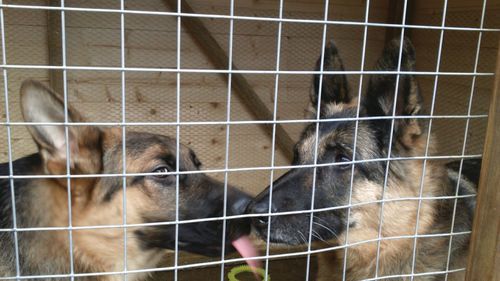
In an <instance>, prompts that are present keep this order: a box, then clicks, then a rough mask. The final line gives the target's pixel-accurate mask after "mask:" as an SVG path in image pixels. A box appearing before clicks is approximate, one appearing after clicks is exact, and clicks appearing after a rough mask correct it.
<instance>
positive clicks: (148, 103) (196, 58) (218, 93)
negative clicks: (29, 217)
mask: <svg viewBox="0 0 500 281" xmlns="http://www.w3.org/2000/svg"><path fill="white" fill-rule="evenodd" d="M5 2H7V3H15V4H35V5H46V1H35V0H32V1H5ZM448 2H449V4H448V5H449V7H448V13H447V18H446V24H447V25H451V26H473V27H477V26H478V25H479V19H480V12H481V7H480V4H477V3H472V2H471V1H462V0H450V1H448ZM489 2H490V4H489V5H488V13H487V17H486V24H485V26H486V27H495V28H499V27H500V22H499V18H498V16H495V15H498V12H499V7H500V4H499V3H498V1H496V2H495V1H489ZM189 3H191V5H192V6H193V8H194V9H195V10H196V11H197V12H199V13H210V14H229V12H230V10H229V1H205V0H190V1H189ZM365 4H366V3H365V1H364V0H356V1H350V0H335V1H330V7H329V19H331V20H348V21H364V14H365ZM67 5H70V6H75V7H91V8H119V1H112V0H107V1H97V0H92V1H76V0H75V1H67ZM278 5H279V1H277V0H268V1H262V0H261V1H254V0H239V1H235V14H236V15H244V16H259V17H276V16H278V11H279V7H278ZM442 6H443V3H442V1H415V2H414V5H413V6H412V7H413V8H412V10H409V11H408V12H409V13H410V14H411V20H412V22H411V23H412V24H419V25H426V24H430V25H439V24H440V22H441V13H442ZM126 8H127V9H134V10H148V11H168V10H169V8H168V7H167V6H166V5H165V4H164V2H163V1H162V0H151V1H126ZM323 9H324V1H323V0H314V1H306V0H293V1H285V2H284V15H283V16H284V17H285V18H301V19H322V18H323ZM388 11H390V8H389V0H384V1H371V7H370V13H369V20H370V22H386V21H387V20H388V18H389V12H388ZM4 12H5V38H6V54H7V63H9V64H30V65H31V64H34V65H47V64H48V39H47V38H48V28H47V12H46V11H40V10H19V9H4ZM50 13H52V16H58V15H59V13H58V12H50ZM391 13H392V10H391ZM203 22H204V23H205V24H206V26H207V27H208V29H209V30H210V31H211V33H212V35H213V36H214V37H215V38H216V40H217V41H218V42H219V44H220V45H221V46H222V47H223V48H224V49H225V50H227V49H228V45H229V36H228V32H229V21H228V20H224V19H203ZM176 27H177V23H176V19H175V18H174V17H170V16H151V15H126V16H125V33H126V37H125V44H126V46H125V47H126V56H125V63H126V66H127V67H156V68H160V67H166V68H175V67H176V52H177V51H176ZM322 30H323V26H322V25H320V24H304V23H284V24H283V29H282V37H281V50H280V55H281V60H280V65H279V68H280V69H281V70H312V69H313V68H314V64H315V61H316V59H317V57H318V56H319V54H320V51H321V49H320V48H321V35H322ZM363 30H364V28H363V27H360V26H358V27H356V26H343V25H342V26H341V25H336V26H329V27H328V37H329V38H334V39H335V41H336V44H337V45H338V46H339V49H340V52H341V55H342V56H343V59H344V63H345V64H346V68H347V69H348V70H359V69H360V63H361V50H362V38H363ZM277 31H278V24H277V23H275V22H274V23H273V22H264V21H244V20H237V21H235V22H234V37H233V61H234V63H235V65H236V66H237V67H238V68H239V69H250V70H274V69H275V68H276V47H277ZM439 33H440V32H439V31H436V30H426V29H416V30H412V31H411V38H412V40H413V42H414V44H415V46H416V50H417V68H418V70H426V71H435V68H436V61H437V49H438V43H439ZM385 34H386V29H385V28H378V27H370V28H368V41H367V49H366V62H365V69H370V68H371V67H372V66H373V64H374V61H375V60H376V58H377V56H378V55H379V54H380V52H381V50H382V48H383V45H384V43H385V41H386V38H385ZM396 34H397V33H396ZM477 36H478V33H477V32H467V31H460V32H459V31H446V33H445V37H444V38H445V40H444V45H443V54H442V63H441V68H440V70H441V71H466V72H471V71H472V70H473V63H474V56H475V49H476V44H477ZM497 37H498V33H491V32H490V33H484V35H483V42H482V44H481V57H480V61H479V63H480V64H479V69H478V71H481V72H491V71H493V67H494V65H493V64H494V59H493V58H494V56H495V50H496V48H497V46H496V42H497V41H496V38H497ZM66 48H67V63H68V65H77V66H120V63H121V62H120V16H119V14H114V13H89V12H66ZM181 49H182V50H181V67H182V68H201V69H213V68H214V67H213V66H212V65H211V63H210V61H209V60H208V58H207V57H205V55H204V54H203V52H202V51H201V49H200V48H199V47H198V46H197V45H196V44H195V43H194V41H193V40H192V38H191V37H190V34H188V33H187V32H186V31H185V30H183V32H182V41H181ZM245 77H246V78H247V79H248V80H249V82H250V84H251V85H252V86H253V87H254V89H255V91H256V92H257V94H258V95H259V96H260V98H261V99H262V100H263V101H264V102H265V103H266V104H267V107H268V109H269V110H271V111H272V109H273V107H274V84H275V76H274V75H270V74H252V75H250V74H247V75H245ZM26 78H35V79H39V80H42V81H45V82H48V71H47V70H29V69H15V70H14V69H12V70H9V71H8V89H9V104H8V106H9V111H10V117H11V120H12V121H21V115H20V112H19V102H18V101H19V97H18V96H19V95H18V91H19V85H20V83H21V81H22V80H24V79H26ZM349 80H350V82H351V87H352V89H353V90H354V91H357V89H358V81H359V76H358V75H350V76H349ZM419 80H420V84H421V87H422V92H423V93H424V96H425V99H426V103H427V105H430V103H431V100H432V93H433V87H434V77H433V76H428V77H425V76H424V77H420V78H419ZM126 81H127V82H126V104H127V116H126V119H127V121H129V122H150V121H151V122H162V121H165V122H169V121H175V119H176V75H175V74H170V73H160V72H127V74H126ZM2 82H3V81H2ZM471 82H472V78H470V77H465V78H464V77H457V76H448V77H440V78H439V81H438V88H437V93H438V94H437V98H436V104H435V113H436V114H466V112H467V107H468V98H469V95H470V92H471ZM365 84H366V83H365ZM310 85H311V77H310V75H280V77H279V96H278V107H277V108H278V110H277V115H278V118H279V119H302V118H303V117H304V110H305V108H306V106H307V103H308V95H309V92H310ZM491 85H492V77H480V78H478V79H477V81H476V86H475V88H474V100H473V107H472V108H473V110H472V113H473V114H485V113H486V112H487V106H488V99H489V95H490V91H491ZM2 87H3V84H2ZM68 90H69V91H68V93H69V99H70V101H71V102H72V103H73V104H74V105H76V107H77V108H78V109H79V110H80V111H82V112H83V113H84V114H85V115H86V116H87V117H88V119H89V120H90V121H110V122H112V121H117V122H118V121H121V84H120V73H118V72H111V71H68ZM180 102H181V121H225V120H226V118H227V117H226V105H227V104H226V102H227V85H226V82H225V81H224V79H223V78H222V77H221V76H220V75H217V74H182V75H181V101H180ZM0 103H1V104H2V107H1V109H0V113H1V116H0V118H1V120H2V121H3V120H5V109H4V96H3V95H1V97H0ZM231 120H253V117H252V115H251V113H250V112H249V110H248V109H247V108H246V107H245V106H244V104H243V103H242V102H241V100H239V99H238V98H237V97H236V96H235V95H233V96H232V99H231ZM485 124H486V120H485V119H481V120H473V121H471V126H470V127H471V128H470V132H469V137H468V139H469V140H468V145H467V148H468V149H467V151H466V153H481V152H482V143H483V138H484V130H485ZM464 125H465V121H464V120H445V121H442V120H437V121H434V123H433V132H434V133H435V134H437V136H438V138H439V140H440V144H439V145H438V147H439V152H438V153H439V154H441V155H447V154H459V153H461V147H462V138H463V134H464ZM303 126H304V124H294V125H285V126H284V127H285V129H286V130H287V132H288V133H289V134H290V135H291V136H292V138H293V139H297V138H298V136H299V134H300V131H301V129H302V128H303ZM130 129H131V130H142V131H151V132H158V133H164V134H168V135H172V136H173V135H175V128H174V127H166V126H161V127H141V128H134V127H132V128H130ZM12 133H13V135H12V145H13V155H14V157H19V156H22V155H26V154H28V153H31V152H34V151H35V146H34V144H33V142H32V140H31V138H30V136H29V135H28V133H27V130H26V129H25V128H22V127H18V126H15V127H13V129H12ZM181 142H182V143H185V144H188V145H190V146H191V147H193V149H194V150H195V151H196V152H197V154H198V155H199V158H200V159H201V161H202V162H203V163H204V168H205V169H219V168H223V167H224V159H225V146H226V127H225V126H223V125H212V126H185V127H182V128H181ZM6 143H7V139H6V129H2V130H0V161H2V162H3V161H6V160H7V144H6ZM229 146H230V150H229V166H230V167H232V168H239V167H256V166H269V165H270V164H271V163H270V161H271V141H270V139H269V138H268V137H267V136H266V134H265V133H264V132H263V130H262V129H261V128H259V127H258V126H256V125H233V126H231V129H230V140H229ZM275 164H276V165H285V164H288V160H287V159H286V157H284V154H283V153H282V152H281V151H280V150H277V151H276V159H275ZM282 172H284V171H277V172H276V173H275V176H279V175H280V174H281V173H282ZM213 176H216V177H217V178H219V179H222V178H223V174H213ZM229 180H230V181H231V183H233V184H238V185H240V186H242V187H243V188H244V189H246V190H248V191H249V192H251V193H253V194H256V193H257V192H259V191H260V190H261V189H262V188H264V187H265V186H267V185H268V184H269V172H267V171H252V172H239V173H231V174H230V176H229Z"/></svg>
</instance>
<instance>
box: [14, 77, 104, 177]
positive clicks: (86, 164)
mask: <svg viewBox="0 0 500 281" xmlns="http://www.w3.org/2000/svg"><path fill="white" fill-rule="evenodd" d="M67 109H68V122H83V121H84V120H83V118H82V116H81V115H80V114H79V113H78V112H77V111H76V110H75V109H73V108H72V107H71V106H69V105H68V108H67ZM21 111H22V114H23V118H24V120H25V122H36V123H64V119H65V118H64V101H63V99H62V97H61V96H60V95H58V94H57V93H55V92H54V91H52V90H51V89H49V88H47V87H45V86H44V85H43V84H42V83H40V82H37V81H33V80H27V81H24V82H23V84H22V86H21ZM28 130H29V132H30V133H31V135H32V137H33V139H34V140H35V142H36V143H37V145H38V149H39V151H40V154H41V156H42V159H43V160H44V162H45V168H46V169H47V172H48V173H50V174H66V160H67V155H66V154H67V153H66V133H65V127H64V125H62V124H55V125H30V126H28ZM100 137H101V132H100V130H99V129H98V128H96V127H92V126H69V127H68V139H69V151H70V166H71V169H72V173H96V172H97V171H98V170H99V169H100V167H101V163H100V159H101V157H100V156H101V149H100Z"/></svg>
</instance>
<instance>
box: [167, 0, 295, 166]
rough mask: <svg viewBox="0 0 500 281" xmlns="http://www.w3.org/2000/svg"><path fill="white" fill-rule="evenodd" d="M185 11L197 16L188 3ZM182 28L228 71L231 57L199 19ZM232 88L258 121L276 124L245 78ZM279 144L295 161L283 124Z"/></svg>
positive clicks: (235, 77)
mask: <svg viewBox="0 0 500 281" xmlns="http://www.w3.org/2000/svg"><path fill="white" fill-rule="evenodd" d="M164 1H165V3H166V4H167V5H169V6H170V7H171V8H172V9H173V10H175V11H176V10H177V0H164ZM181 7H182V12H184V13H195V12H194V10H193V9H192V8H191V6H189V4H188V3H187V2H186V1H181ZM182 24H183V25H184V27H185V28H186V29H187V30H189V32H190V34H191V35H192V37H193V39H194V40H195V41H196V42H197V44H198V45H199V46H200V48H201V49H202V50H203V51H204V52H205V54H206V55H207V57H208V58H209V59H210V61H211V62H212V63H213V64H214V66H215V67H216V68H217V69H228V61H229V59H228V56H227V54H226V53H225V52H224V50H223V49H222V47H221V46H220V45H219V43H218V42H217V41H216V40H215V38H214V37H213V36H212V35H211V34H210V32H209V31H208V29H207V28H206V27H205V25H204V24H203V22H202V21H201V20H200V19H199V18H193V17H186V18H182ZM232 69H233V70H237V67H236V66H235V65H233V66H232ZM224 77H225V78H227V75H224ZM232 86H233V90H234V91H235V93H236V94H237V95H238V97H239V98H240V99H241V100H242V101H243V102H244V103H245V104H246V105H247V107H248V109H249V110H250V111H251V112H252V113H253V115H254V116H255V118H256V119H259V120H273V114H272V113H271V112H270V111H269V110H268V109H267V107H266V104H265V103H264V102H263V101H262V100H261V99H260V98H259V96H258V95H257V94H256V93H255V91H254V90H253V88H252V86H251V85H250V84H249V83H248V81H247V80H246V78H245V77H244V76H243V75H241V74H237V73H233V74H232ZM262 127H263V129H264V130H265V132H266V133H267V134H268V135H269V136H270V135H271V134H272V126H269V125H262ZM276 142H277V145H278V147H279V148H281V150H282V151H283V152H284V154H285V155H286V157H287V158H288V159H289V160H292V158H293V146H294V141H293V140H292V138H291V137H290V136H289V135H288V133H287V132H286V131H285V130H284V129H283V127H282V126H281V125H280V124H277V125H276Z"/></svg>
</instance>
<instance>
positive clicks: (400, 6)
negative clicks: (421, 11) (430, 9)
mask: <svg viewBox="0 0 500 281" xmlns="http://www.w3.org/2000/svg"><path fill="white" fill-rule="evenodd" d="M415 2H416V1H413V0H408V2H407V4H406V5H407V7H406V19H405V24H411V23H412V22H413V13H414V11H415ZM403 10H404V1H401V0H389V4H388V12H387V21H386V22H387V23H391V24H401V23H402V22H403ZM411 31H412V29H411V28H408V29H405V36H406V37H408V38H411ZM398 36H399V37H400V36H401V29H399V28H391V27H387V28H386V29H385V42H386V43H388V42H390V41H391V40H392V39H393V38H396V37H398Z"/></svg>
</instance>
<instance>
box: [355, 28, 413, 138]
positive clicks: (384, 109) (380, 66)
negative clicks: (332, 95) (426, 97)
mask: <svg viewBox="0 0 500 281" xmlns="http://www.w3.org/2000/svg"><path fill="white" fill-rule="evenodd" d="M400 49H401V45H400V40H399V39H393V40H392V41H391V42H389V44H388V45H387V46H386V47H385V49H384V51H383V53H382V56H381V57H380V58H379V59H378V61H377V64H376V67H375V70H376V71H397V70H398V64H399V54H400ZM400 71H415V49H414V47H413V45H412V43H411V42H410V40H409V39H408V38H404V40H403V46H402V50H401V66H400ZM397 79H398V76H397V74H385V73H381V74H375V75H372V76H371V78H370V82H369V85H368V90H367V94H366V97H365V103H364V107H365V109H366V112H367V114H368V115H370V116H392V115H393V109H394V95H395V91H396V84H397V87H398V90H397V91H398V92H397V102H396V111H395V115H396V116H402V115H403V116H412V115H418V114H421V111H422V106H423V100H422V95H421V94H420V90H419V87H418V83H417V80H416V78H415V76H414V75H412V74H401V75H399V83H397ZM395 130H396V137H399V138H400V140H401V141H402V142H403V143H404V144H405V145H408V146H411V140H413V139H414V138H415V136H419V135H421V133H422V132H421V126H420V124H419V122H418V120H417V119H400V120H396V127H395ZM408 142H410V143H408Z"/></svg>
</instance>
